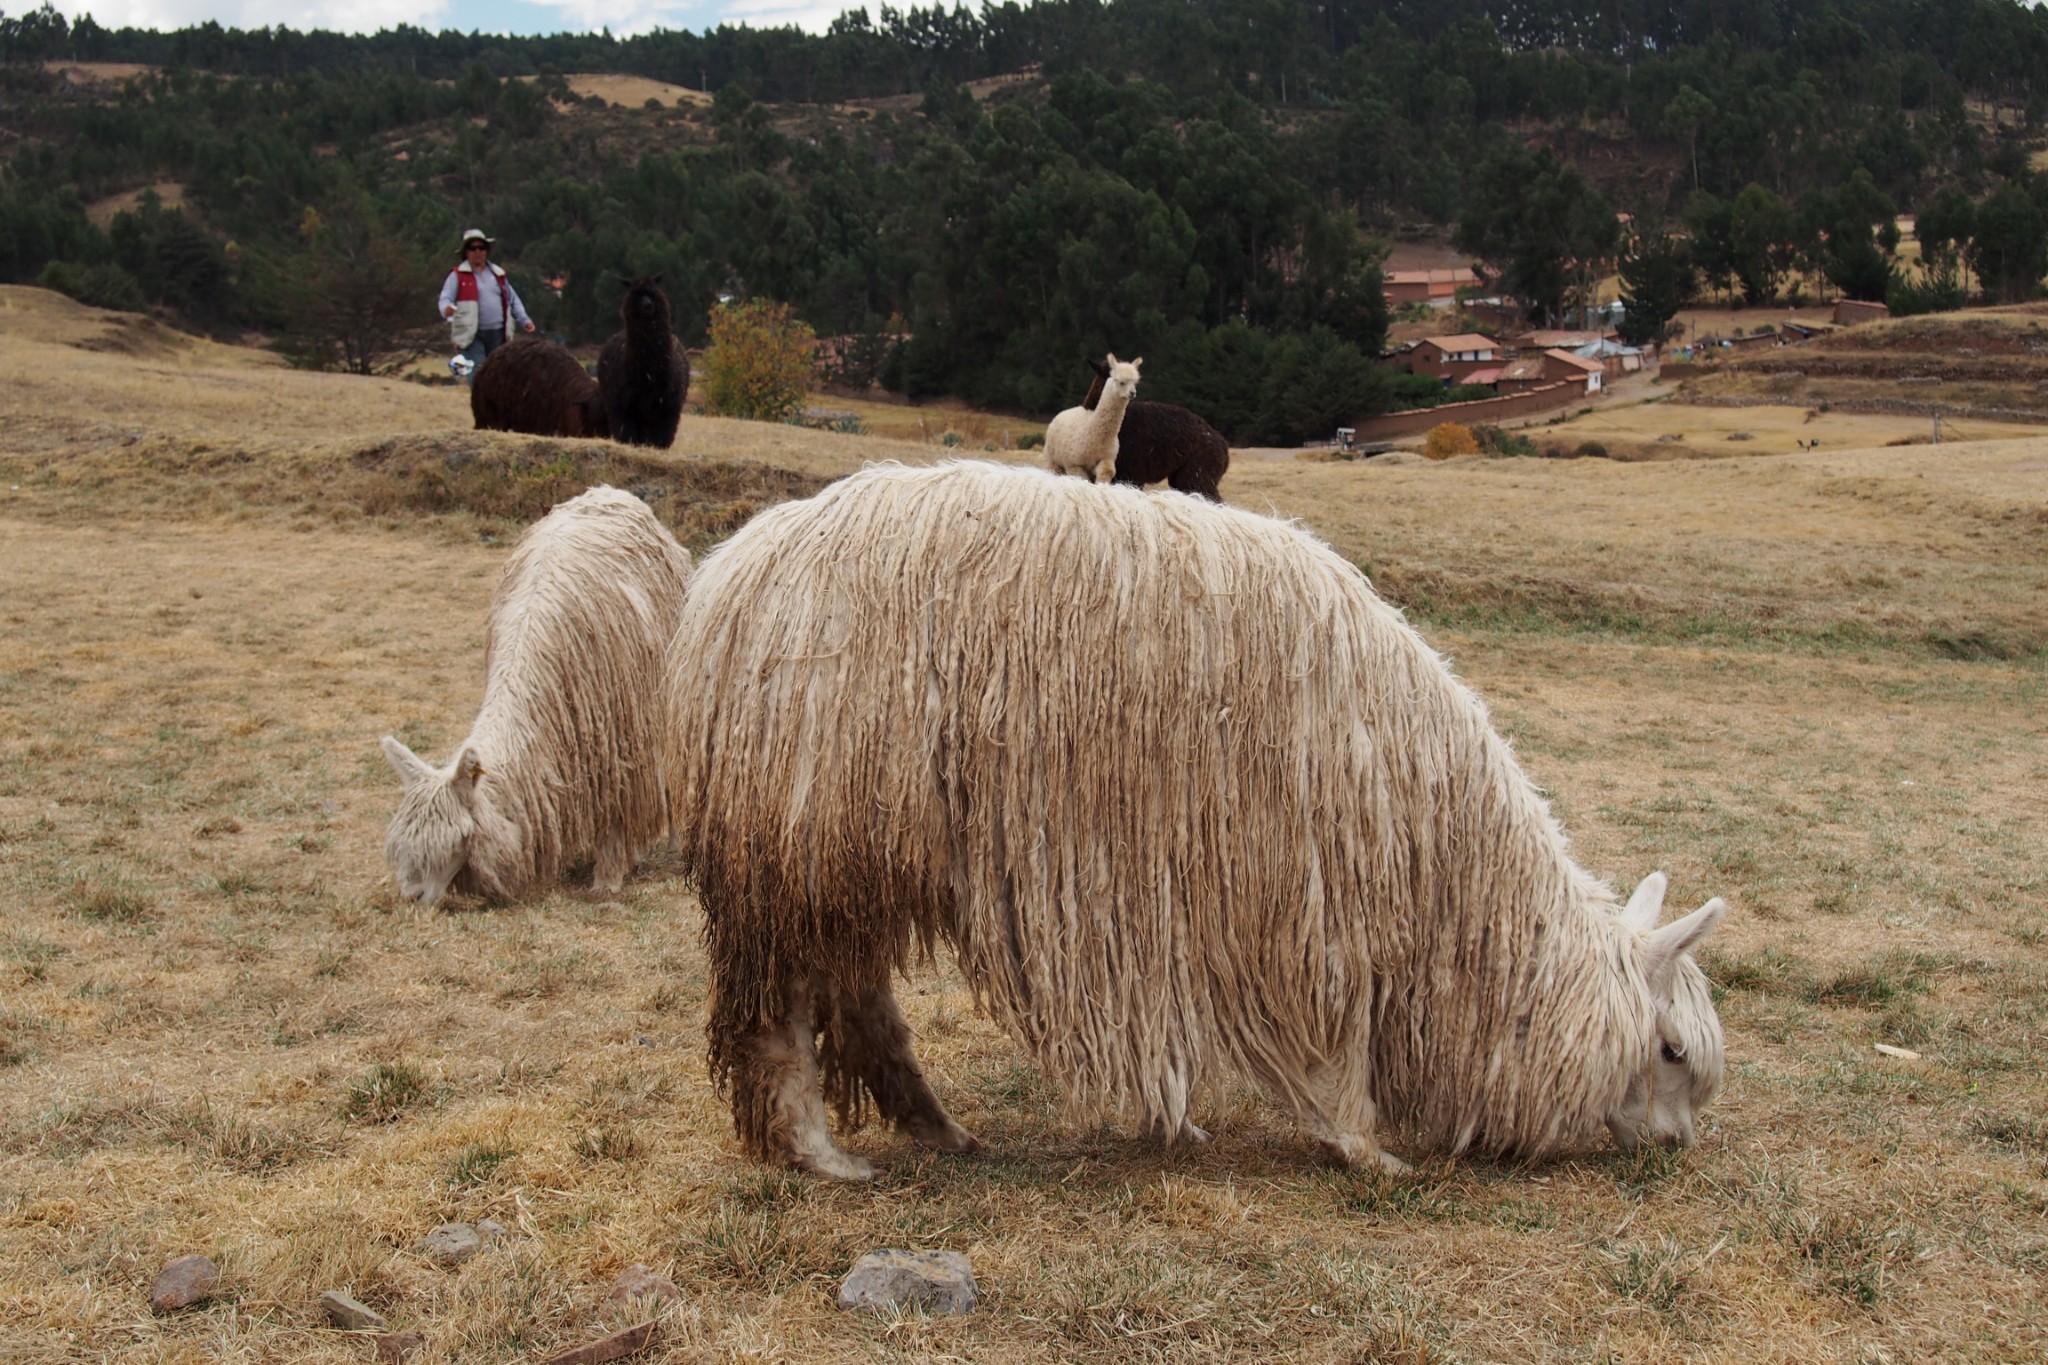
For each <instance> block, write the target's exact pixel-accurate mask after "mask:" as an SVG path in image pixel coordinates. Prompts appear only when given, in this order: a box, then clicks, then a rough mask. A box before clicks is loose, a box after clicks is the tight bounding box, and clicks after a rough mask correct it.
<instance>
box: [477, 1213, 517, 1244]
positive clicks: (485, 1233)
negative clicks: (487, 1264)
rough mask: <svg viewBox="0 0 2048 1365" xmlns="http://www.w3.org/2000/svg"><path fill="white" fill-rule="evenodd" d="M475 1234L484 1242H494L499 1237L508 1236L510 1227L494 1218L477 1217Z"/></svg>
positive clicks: (510, 1233)
mask: <svg viewBox="0 0 2048 1365" xmlns="http://www.w3.org/2000/svg"><path fill="white" fill-rule="evenodd" d="M476 1235H477V1236H479V1237H481V1238H483V1239H484V1240H485V1241H486V1242H495V1241H497V1240H498V1239H499V1238H500V1237H510V1236H511V1235H512V1229H510V1228H508V1227H506V1226H505V1225H504V1224H503V1223H500V1222H497V1221H495V1220H494V1219H490V1218H479V1219H477V1220H476Z"/></svg>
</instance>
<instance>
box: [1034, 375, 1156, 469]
mask: <svg viewBox="0 0 2048 1365" xmlns="http://www.w3.org/2000/svg"><path fill="white" fill-rule="evenodd" d="M1144 363H1145V358H1144V357H1143V356H1139V357H1138V358H1137V359H1136V360H1132V361H1122V360H1118V359H1117V358H1116V356H1115V354H1114V353H1112V354H1111V355H1110V357H1109V377H1108V378H1107V379H1105V380H1103V382H1102V399H1101V401H1100V402H1098V403H1097V404H1096V405H1095V410H1094V411H1093V412H1090V411H1089V410H1088V409H1087V408H1068V409H1067V410H1066V411H1065V412H1062V413H1061V414H1060V415H1059V416H1057V417H1055V418H1053V419H1052V422H1051V424H1050V425H1048V426H1047V427H1046V429H1045V463H1046V467H1047V468H1048V469H1050V470H1052V472H1053V473H1055V474H1067V473H1074V474H1082V475H1085V476H1087V478H1088V479H1089V480H1090V481H1091V482H1093V483H1108V482H1109V481H1110V480H1112V479H1114V478H1115V477H1116V452H1117V431H1118V429H1119V428H1121V427H1122V426H1123V423H1124V409H1125V408H1127V407H1129V406H1130V404H1131V398H1132V397H1133V396H1134V395H1135V394H1136V393H1137V392H1138V367H1139V366H1140V365H1142V364H1144Z"/></svg>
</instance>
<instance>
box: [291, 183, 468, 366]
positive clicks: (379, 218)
mask: <svg viewBox="0 0 2048 1365" xmlns="http://www.w3.org/2000/svg"><path fill="white" fill-rule="evenodd" d="M391 219H392V215H391V214H390V213H389V212H388V211H387V210H385V209H384V208H383V206H381V205H379V204H378V203H377V202H376V201H375V200H374V199H373V198H371V197H370V196H369V195H368V194H367V193H364V192H362V191H353V192H345V193H343V194H341V195H339V196H337V197H336V198H334V199H333V200H330V201H329V203H328V205H327V210H326V212H325V213H321V212H318V211H316V210H314V209H312V208H311V207H308V208H307V209H306V210H305V212H304V214H302V215H301V217H300V221H299V237H300V239H301V242H302V250H301V251H299V252H294V253H292V254H291V256H290V257H289V258H287V259H285V260H283V261H280V262H273V263H271V265H272V269H271V277H272V279H273V280H274V281H275V284H274V286H273V297H274V299H275V301H276V311H277V314H278V316H279V317H280V319H281V321H282V328H281V330H282V332H283V334H284V338H285V347H286V350H287V351H288V352H289V353H291V354H294V355H295V356H296V357H297V358H298V359H299V360H300V361H301V362H303V363H306V364H310V365H313V366H316V367H318V368H320V369H328V368H340V369H343V370H346V371H348V372H349V373H350V374H376V373H379V372H380V371H382V370H385V369H388V368H390V367H391V365H392V364H393V363H395V362H397V361H400V360H403V359H404V358H407V357H409V356H411V355H413V354H415V353H416V352H417V351H418V350H419V349H420V348H421V347H422V346H423V345H425V344H426V343H427V341H428V339H429V337H430V336H431V331H430V330H429V325H426V324H422V322H421V313H422V310H423V307H424V306H425V305H426V304H427V303H430V302H431V301H432V299H433V297H434V291H435V288H436V287H437V286H438V285H439V284H440V282H441V276H440V273H439V271H438V270H437V269H436V268H435V267H434V266H432V265H430V264H428V263H427V260H426V257H425V253H424V252H422V251H420V250H419V249H418V248H417V247H416V246H415V245H414V244H413V243H411V242H409V241H408V240H407V239H406V237H405V236H404V234H403V233H402V231H401V230H399V229H398V227H397V225H396V224H394V223H393V222H392V221H391Z"/></svg>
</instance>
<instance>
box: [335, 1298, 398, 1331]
mask: <svg viewBox="0 0 2048 1365" xmlns="http://www.w3.org/2000/svg"><path fill="white" fill-rule="evenodd" d="M320 1307H321V1308H322V1309H324V1310H325V1311H326V1313H327V1320H328V1321H329V1322H331V1323H333V1324H334V1325H335V1326H336V1327H339V1328H341V1329H342V1330H343V1331H345V1332H381V1331H383V1330H384V1329H385V1328H387V1327H389V1326H390V1325H391V1324H390V1323H388V1322H386V1321H384V1315H383V1314H382V1313H379V1312H378V1311H377V1310H376V1309H374V1308H371V1307H369V1306H368V1305H366V1304H362V1303H359V1302H357V1301H356V1300H354V1299H352V1298H350V1297H349V1296H348V1295H346V1294H344V1293H342V1292H341V1291H340V1290H339V1289H330V1290H328V1291H327V1292H326V1293H325V1294H322V1295H321V1296H320Z"/></svg>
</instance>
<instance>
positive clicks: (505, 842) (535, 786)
mask: <svg viewBox="0 0 2048 1365" xmlns="http://www.w3.org/2000/svg"><path fill="white" fill-rule="evenodd" d="M690 568H691V565H690V553H689V551H687V550H685V549H683V547H682V546H680V545H678V544H676V542H675V538H674V537H673V536H671V535H670V534H669V533H668V528H666V527H665V526H663V525H662V524H661V522H660V521H659V520H658V519H657V518H656V517H655V515H654V513H653V512H651V511H649V510H648V508H647V504H645V503H643V502H641V501H640V499H638V498H636V497H634V496H633V495H632V494H630V493H622V492H620V491H619V490H618V489H616V488H605V487H597V488H592V489H590V490H589V491H587V492H585V493H582V494H580V495H579V496H577V497H574V498H571V499H570V500H569V501H567V502H565V503H563V504H562V505H561V506H559V507H557V508H555V509H554V510H553V511H552V512H550V513H548V515H547V516H545V517H543V518H542V519H541V520H540V521H538V522H536V523H535V524H534V525H533V526H532V527H531V528H530V529H528V531H527V532H526V534H525V535H523V536H521V537H520V539H519V544H518V545H517V546H515V547H514V548H513V551H512V557H511V559H509V560H507V561H506V564H505V569H504V573H503V574H502V576H501V577H500V578H499V580H498V588H497V591H496V592H495V593H494V594H493V595H492V598H491V624H490V634H489V636H488V637H487V640H486V644H485V651H484V672H485V683H484V702H483V708H482V709H481V710H480V711H479V712H478V713H477V718H476V723H475V724H474V725H473V726H471V727H470V732H469V737H468V738H467V739H465V740H464V741H463V742H462V744H461V746H460V747H459V748H458V749H457V751H456V755H455V759H454V761H453V762H452V763H450V764H449V765H448V766H447V767H446V768H439V769H437V768H434V767H433V766H431V765H430V764H428V763H427V762H425V761H424V760H423V759H421V758H420V757H419V756H418V755H417V754H415V753H413V751H412V750H411V749H408V748H407V747H406V746H405V745H404V744H402V743H400V742H399V741H398V740H397V739H395V738H393V737H392V736H390V735H386V736H385V737H384V756H385V757H386V758H387V759H388V760H390V763H391V767H392V769H393V771H395V772H396V773H397V774H398V779H399V781H400V782H402V783H403V784H404V785H405V794H404V796H403V797H401V798H400V800H399V804H398V811H397V813H396V814H395V815H393V816H392V818H391V827H390V830H389V832H388V833H387V834H386V836H385V840H384V856H385V857H386V858H387V859H388V860H389V861H390V863H391V868H392V872H393V873H394V874H395V875H396V877H397V879H398V887H399V890H400V891H401V892H403V893H404V894H405V895H406V896H407V897H408V898H409V899H412V900H418V901H424V902H426V903H427V904H429V905H432V904H434V903H435V902H437V901H439V900H440V899H441V897H442V896H444V895H446V894H447V892H448V888H449V887H450V886H451V885H453V886H458V887H459V888H460V889H462V890H464V891H467V892H471V893H474V894H478V895H483V896H486V897H489V898H491V899H494V900H510V899H514V898H516V897H519V896H522V895H525V894H527V893H528V892H530V891H532V890H535V889H537V888H539V887H541V886H544V885H546V884H548V883H550V882H553V881H555V880H556V879H557V878H558V877H559V876H560V875H561V872H562V868H563V866H564V864H565V863H566V862H567V861H568V859H569V857H571V856H572V855H574V854H577V853H584V852H588V853H591V854H593V855H594V856H595V857H596V860H597V866H596V870H595V875H594V877H593V885H594V886H595V888H596V890H597V891H599V892H600V893H603V894H610V893H612V892H616V891H617V890H618V889H619V888H620V887H621V886H622V885H624V884H625V880H626V874H627V873H629V872H631V871H632V868H633V861H634V858H635V857H636V856H637V855H638V854H639V852H640V850H642V849H643V848H645V847H646V846H647V845H649V844H651V843H653V842H654V841H655V840H656V839H658V838H660V837H661V835H662V834H663V833H664V832H665V831H666V829H667V827H668V795H667V789H666V787H665V785H664V784H663V782H662V777H661V764H660V760H659V755H658V751H657V743H656V741H657V735H658V730H657V721H658V718H659V716H660V714H661V708H660V706H659V696H660V689H661V679H662V673H663V658H664V655H665V652H666V650H667V647H668V643H669V637H670V635H671V634H673V633H674V630H675V624H676V619H677V617H678V616H680V615H681V613H682V604H683V590H684V588H685V587H686V586H687V585H688V582H689V576H690Z"/></svg>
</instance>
